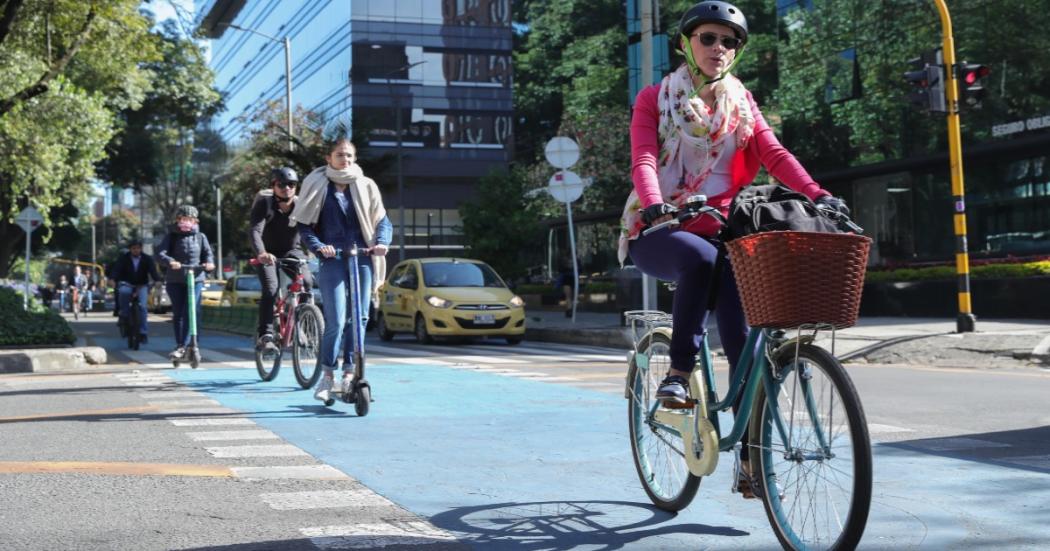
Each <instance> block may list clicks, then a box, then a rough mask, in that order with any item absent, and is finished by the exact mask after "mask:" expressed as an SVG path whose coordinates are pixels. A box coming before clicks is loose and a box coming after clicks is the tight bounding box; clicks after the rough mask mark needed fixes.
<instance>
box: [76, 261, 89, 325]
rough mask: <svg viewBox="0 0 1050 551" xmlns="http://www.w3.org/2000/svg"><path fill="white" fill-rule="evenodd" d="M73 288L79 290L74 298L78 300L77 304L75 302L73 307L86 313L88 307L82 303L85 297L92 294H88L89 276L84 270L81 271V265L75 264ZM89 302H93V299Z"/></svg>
mask: <svg viewBox="0 0 1050 551" xmlns="http://www.w3.org/2000/svg"><path fill="white" fill-rule="evenodd" d="M73 288H75V289H76V290H77V292H76V296H75V298H74V300H76V301H77V304H74V305H73V307H74V308H77V309H79V310H80V311H81V312H85V313H86V312H87V311H88V309H87V308H85V307H83V306H81V305H82V304H83V302H84V299H85V298H86V297H89V296H90V295H88V294H87V289H88V278H87V276H86V275H84V272H82V271H80V266H73ZM87 304H91V301H90V300H88V302H87Z"/></svg>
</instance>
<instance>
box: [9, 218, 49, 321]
mask: <svg viewBox="0 0 1050 551" xmlns="http://www.w3.org/2000/svg"><path fill="white" fill-rule="evenodd" d="M43 222H44V217H43V216H41V215H40V211H38V210H36V209H35V208H33V206H32V205H30V206H28V207H26V208H24V209H22V212H20V213H18V216H16V217H15V223H16V224H18V226H19V227H20V228H22V231H24V232H26V264H25V272H26V274H25V296H23V297H22V309H23V310H29V254H30V242H31V241H32V238H33V232H34V231H36V229H37V228H39V227H40V224H42V223H43Z"/></svg>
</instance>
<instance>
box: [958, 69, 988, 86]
mask: <svg viewBox="0 0 1050 551" xmlns="http://www.w3.org/2000/svg"><path fill="white" fill-rule="evenodd" d="M991 72H992V70H991V69H989V68H988V67H987V66H985V65H977V66H974V67H972V68H971V67H967V68H966V70H965V72H964V73H963V80H964V81H966V84H975V83H976V82H977V81H978V80H980V79H982V78H984V77H986V76H988V75H989V74H990V73H991Z"/></svg>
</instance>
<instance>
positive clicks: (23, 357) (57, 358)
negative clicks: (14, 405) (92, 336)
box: [0, 346, 107, 373]
mask: <svg viewBox="0 0 1050 551" xmlns="http://www.w3.org/2000/svg"><path fill="white" fill-rule="evenodd" d="M106 359H107V358H106V349H104V348H102V347H99V346H81V347H76V348H31V349H24V350H2V351H0V373H46V372H53V371H66V370H69V369H83V368H86V367H88V366H91V365H104V364H105V363H106Z"/></svg>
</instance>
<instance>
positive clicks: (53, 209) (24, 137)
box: [0, 0, 155, 276]
mask: <svg viewBox="0 0 1050 551" xmlns="http://www.w3.org/2000/svg"><path fill="white" fill-rule="evenodd" d="M137 7H138V2H137V1H133V0H114V1H109V2H99V1H95V2H78V1H73V0H23V1H18V0H8V1H7V2H4V3H3V4H2V15H0V63H2V66H3V67H4V71H0V151H2V152H3V153H2V154H0V276H3V275H6V274H7V272H8V269H9V266H10V262H11V259H12V256H13V255H17V254H18V252H19V251H20V249H21V246H22V244H23V243H24V241H22V240H21V239H20V238H19V237H20V236H22V232H21V229H18V228H16V227H15V225H14V224H13V221H14V216H15V215H16V214H17V213H18V211H20V210H21V209H22V208H24V207H25V206H26V205H29V204H32V205H34V206H36V207H37V209H38V210H40V212H41V213H42V214H43V216H44V219H45V221H44V223H45V229H44V230H42V231H38V232H36V233H37V234H39V235H40V238H41V239H42V240H44V241H47V240H49V239H50V237H51V236H52V233H53V232H54V231H55V230H59V229H61V228H62V227H63V226H66V225H68V224H69V218H68V215H66V214H63V215H62V217H58V216H57V215H58V214H59V212H60V207H63V206H66V205H70V204H74V203H76V202H79V201H80V200H81V199H83V198H84V197H85V196H86V195H87V192H88V182H89V181H90V180H91V178H93V177H94V165H95V163H96V162H98V161H99V160H100V159H102V158H103V156H104V154H105V149H104V147H105V144H106V142H108V141H109V139H110V138H111V137H112V136H113V134H114V132H115V131H116V128H115V126H114V124H113V117H112V113H113V111H115V110H117V109H122V108H125V107H130V106H135V105H137V104H138V102H140V101H141V99H142V97H143V94H144V91H145V88H146V85H147V79H146V77H145V76H144V73H143V71H142V70H140V68H139V66H138V65H139V63H140V62H143V61H148V60H150V59H152V57H153V55H154V53H155V50H154V48H153V46H152V43H151V42H150V40H149V38H148V29H149V27H148V24H149V21H148V20H147V19H146V18H145V17H143V16H142V15H140V14H139V13H138V12H137Z"/></svg>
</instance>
